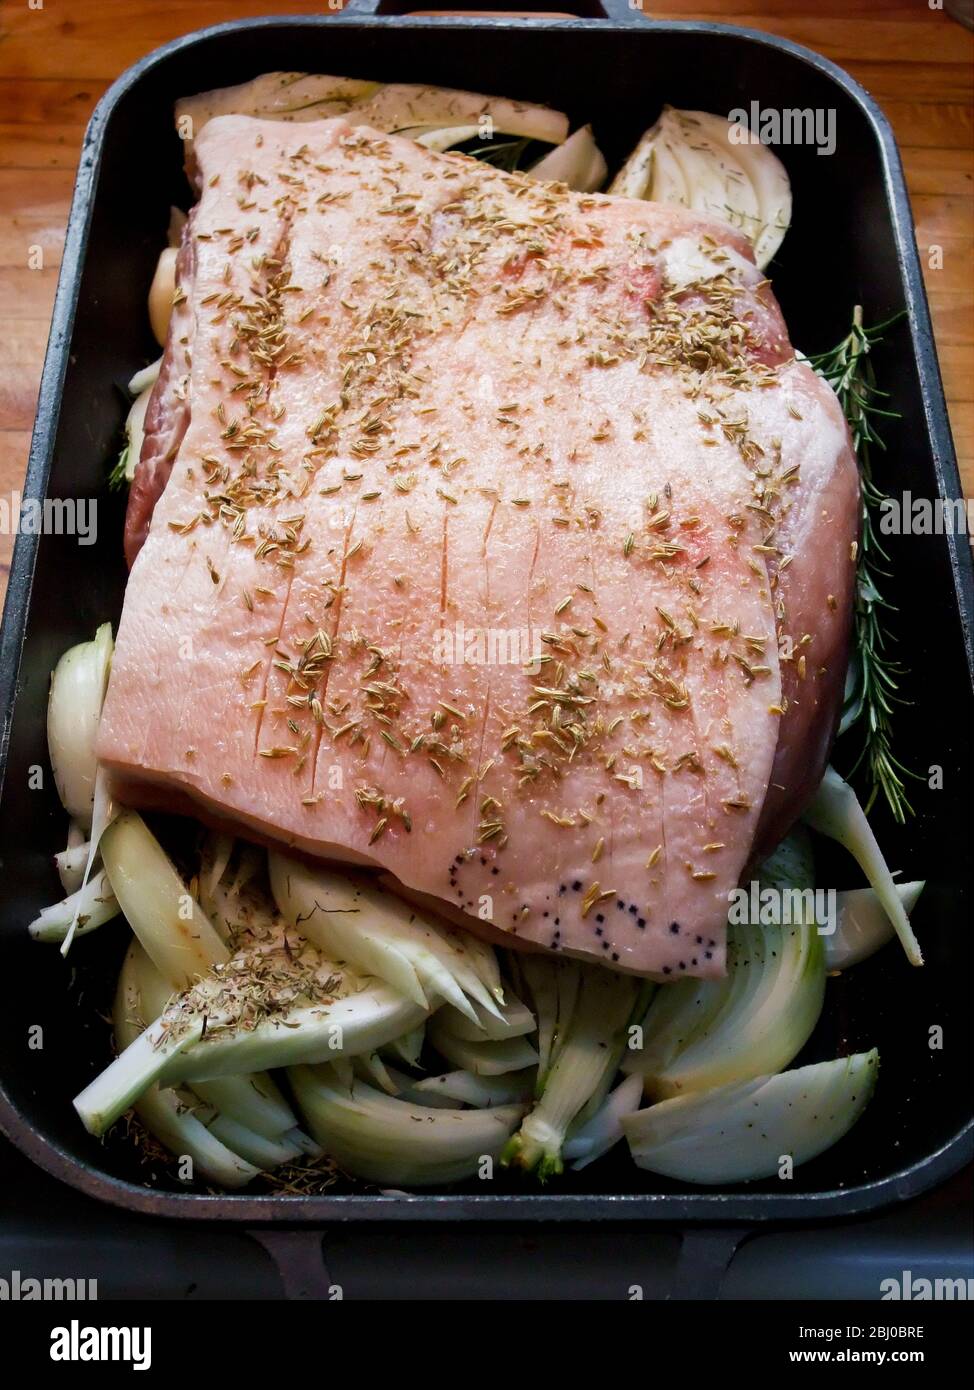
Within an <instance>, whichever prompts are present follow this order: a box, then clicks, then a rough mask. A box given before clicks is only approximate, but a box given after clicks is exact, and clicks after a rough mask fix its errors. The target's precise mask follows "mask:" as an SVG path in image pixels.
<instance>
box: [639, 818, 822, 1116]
mask: <svg viewBox="0 0 974 1390" xmlns="http://www.w3.org/2000/svg"><path fill="white" fill-rule="evenodd" d="M759 879H760V885H761V888H762V889H765V888H772V889H774V890H775V891H776V892H777V893H778V894H779V895H780V894H781V893H782V892H783V891H789V890H791V891H796V892H797V893H800V894H801V893H805V892H806V891H809V892H810V890H811V888H812V885H813V883H814V865H813V859H812V853H811V846H810V837H809V836H808V834H807V833H806V832H804V831H796V832H793V833H792V835H790V836H789V837H788V838H787V839H786V840H784V841H783V842H782V844H781V845H779V847H778V849H777V850H775V852H774V854H772V855H771V856H770V858H769V859H767V860H766V861H765V863H764V864H763V865H762V866H761V869H760V870H759ZM778 902H779V903H782V902H783V899H782V898H781V897H780V896H779V897H778ZM795 903H796V906H797V905H800V908H801V911H802V913H803V917H802V920H800V921H798V922H793V923H791V924H790V925H784V924H782V925H767V926H764V925H757V924H750V923H749V924H740V925H736V924H735V925H731V926H730V927H729V928H728V934H727V975H726V976H725V977H724V979H722V980H680V981H677V982H676V983H675V984H672V985H664V986H662V987H661V988H660V989H659V990H658V991H657V992H656V995H655V997H654V1000H653V1003H652V1004H651V1005H650V1009H649V1012H648V1014H647V1015H646V1018H645V1020H644V1022H643V1036H642V1047H641V1048H640V1049H639V1050H634V1051H630V1052H629V1053H628V1054H627V1056H626V1059H625V1061H624V1063H623V1070H624V1071H626V1072H631V1073H638V1074H639V1075H641V1076H642V1077H643V1079H644V1084H645V1086H646V1091H647V1094H648V1095H650V1096H651V1097H653V1098H654V1099H661V1098H663V1097H666V1096H676V1095H681V1094H685V1093H687V1092H689V1091H706V1090H710V1089H712V1088H714V1087H716V1086H724V1085H729V1084H730V1083H731V1082H734V1081H744V1080H747V1079H748V1078H749V1077H753V1076H761V1075H764V1074H765V1073H769V1072H777V1071H781V1070H782V1068H784V1067H786V1066H788V1064H789V1063H790V1062H791V1061H792V1060H793V1059H794V1058H795V1057H796V1056H797V1055H798V1053H799V1052H800V1051H801V1049H802V1048H803V1047H804V1045H805V1043H806V1042H807V1041H808V1039H809V1037H810V1036H811V1033H812V1030H813V1029H814V1027H815V1024H816V1023H817V1022H818V1018H819V1015H820V1014H821V1012H822V1004H823V1002H824V998H825V954H824V950H823V946H822V938H821V936H820V935H819V932H818V926H817V924H816V921H815V917H814V913H813V912H812V911H811V910H810V908H809V904H808V902H807V900H805V901H801V902H800V900H799V899H797V898H796V899H795ZM780 915H783V914H781V913H780V912H779V916H780Z"/></svg>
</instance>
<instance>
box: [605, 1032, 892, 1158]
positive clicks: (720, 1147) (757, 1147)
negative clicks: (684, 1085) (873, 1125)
mask: <svg viewBox="0 0 974 1390" xmlns="http://www.w3.org/2000/svg"><path fill="white" fill-rule="evenodd" d="M878 1070H879V1053H878V1052H877V1051H876V1050H875V1049H873V1051H872V1052H861V1053H858V1054H856V1056H854V1057H840V1058H839V1059H838V1060H837V1061H834V1062H817V1063H815V1064H813V1065H812V1066H808V1067H800V1068H799V1069H798V1070H797V1071H786V1072H781V1073H780V1074H779V1075H778V1076H759V1077H755V1078H754V1079H752V1080H750V1081H739V1082H736V1083H734V1084H733V1085H730V1086H721V1087H718V1088H717V1089H716V1090H713V1091H702V1092H700V1093H699V1094H695V1095H687V1096H677V1097H676V1098H675V1099H672V1100H664V1101H660V1103H659V1104H658V1105H651V1106H649V1107H648V1108H647V1109H645V1110H639V1111H637V1112H636V1114H634V1115H625V1116H623V1117H622V1121H621V1123H622V1128H623V1131H624V1132H625V1135H626V1138H627V1139H628V1141H629V1148H630V1150H631V1152H632V1156H633V1158H634V1160H635V1162H636V1164H637V1166H638V1167H640V1168H646V1169H649V1170H650V1171H651V1172H653V1173H662V1174H664V1175H665V1176H666V1177H671V1178H679V1179H680V1180H681V1181H682V1182H689V1183H709V1184H715V1183H732V1182H751V1181H753V1180H755V1179H757V1178H769V1177H773V1176H774V1175H775V1174H777V1173H779V1172H782V1173H787V1172H789V1169H790V1164H799V1163H807V1162H808V1160H809V1159H812V1158H815V1157H817V1155H818V1154H820V1153H823V1152H824V1151H825V1150H826V1149H828V1148H830V1147H831V1146H832V1145H833V1144H835V1143H837V1142H838V1140H839V1139H841V1138H842V1136H843V1135H844V1134H846V1133H847V1132H848V1130H850V1129H851V1128H852V1126H853V1125H854V1124H855V1122H856V1120H857V1119H858V1118H859V1116H860V1115H861V1114H862V1112H863V1110H864V1109H865V1108H866V1105H867V1104H868V1103H869V1100H870V1097H871V1096H872V1093H873V1090H874V1088H875V1085H876V1076H877V1072H878ZM786 1160H788V1161H790V1164H789V1163H786V1162H785V1161H786Z"/></svg>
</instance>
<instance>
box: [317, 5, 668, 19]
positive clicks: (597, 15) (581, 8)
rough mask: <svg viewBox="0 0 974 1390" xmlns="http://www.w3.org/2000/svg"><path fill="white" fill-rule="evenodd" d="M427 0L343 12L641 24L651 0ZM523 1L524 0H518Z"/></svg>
mask: <svg viewBox="0 0 974 1390" xmlns="http://www.w3.org/2000/svg"><path fill="white" fill-rule="evenodd" d="M422 3H423V0H345V4H344V6H342V9H341V13H342V15H343V16H345V15H347V16H348V17H349V18H350V19H366V18H368V17H370V16H372V15H384V16H387V17H388V18H392V17H394V16H396V15H399V16H406V15H411V14H416V15H442V16H443V17H446V16H447V15H451V14H458V15H463V16H464V18H470V19H476V18H477V16H478V14H482V15H483V17H484V18H485V19H488V18H489V19H504V18H516V19H544V17H545V16H546V15H550V16H551V18H552V19H611V20H612V22H613V23H614V24H638V23H639V21H640V19H641V18H643V16H644V14H645V12H646V9H647V7H648V5H649V4H650V3H651V0H539V3H535V4H532V3H530V2H529V3H528V4H527V5H525V6H524V8H523V9H521V8H519V9H516V10H505V9H502V8H495V5H496V6H501V5H503V0H483V3H481V0H457V8H456V9H452V8H450V9H448V8H447V7H446V6H445V5H444V7H443V8H442V9H438V8H435V9H421V8H419V7H420V6H421V5H422ZM515 3H520V0H515ZM328 8H329V9H337V8H338V3H337V0H328Z"/></svg>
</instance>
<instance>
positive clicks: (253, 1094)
mask: <svg viewBox="0 0 974 1390" xmlns="http://www.w3.org/2000/svg"><path fill="white" fill-rule="evenodd" d="M125 968H126V969H127V970H129V971H131V975H132V978H133V980H134V982H135V985H136V987H137V989H138V992H139V998H140V1000H141V1003H142V1012H141V1017H142V1018H143V1019H153V1018H158V1017H159V1016H160V1014H162V1013H164V1012H165V1010H166V1007H167V1006H168V1004H169V1000H170V999H171V998H172V994H173V989H174V986H173V984H172V983H171V982H169V981H167V980H165V979H164V978H163V977H162V975H160V973H159V971H158V970H157V969H156V967H155V966H154V965H153V963H152V961H151V960H150V959H149V957H148V955H147V954H146V951H145V947H144V946H143V945H142V943H141V942H140V941H139V939H138V938H137V937H136V939H135V940H134V941H133V942H132V944H131V946H130V947H129V950H128V954H127V955H126V959H125ZM193 1093H194V1094H195V1095H196V1096H198V1097H199V1099H200V1100H202V1101H205V1102H206V1104H207V1105H209V1106H211V1107H212V1109H213V1110H214V1111H215V1112H219V1113H221V1114H224V1115H226V1116H228V1117H229V1118H231V1119H233V1120H235V1121H236V1122H238V1123H239V1124H241V1125H244V1126H246V1127H247V1128H248V1129H250V1130H253V1131H255V1132H256V1133H257V1134H260V1135H263V1136H264V1137H265V1138H266V1139H278V1138H280V1137H281V1136H282V1135H284V1134H286V1133H287V1132H288V1131H289V1130H293V1129H294V1127H295V1126H296V1125H297V1119H296V1117H295V1114H294V1111H293V1110H292V1109H291V1107H290V1106H289V1105H288V1103H287V1101H286V1100H285V1099H284V1097H283V1096H282V1095H281V1093H280V1091H279V1090H278V1088H277V1086H276V1085H275V1084H274V1082H273V1081H272V1080H271V1078H270V1077H269V1076H267V1075H265V1074H263V1073H260V1072H258V1073H251V1074H249V1075H241V1076H221V1077H220V1078H218V1079H217V1080H216V1081H199V1082H194V1084H193ZM246 1156H247V1155H245V1157H246Z"/></svg>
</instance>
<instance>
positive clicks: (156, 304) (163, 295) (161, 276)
mask: <svg viewBox="0 0 974 1390" xmlns="http://www.w3.org/2000/svg"><path fill="white" fill-rule="evenodd" d="M178 254H179V253H178V251H177V250H176V248H175V247H174V246H167V247H166V248H165V250H164V251H160V253H159V260H158V262H157V264H156V273H155V275H153V277H152V284H151V285H150V287H149V322H150V324H151V325H152V334H153V337H154V338H155V340H156V342H157V343H158V344H159V346H160V347H165V345H166V334H167V333H168V332H169V321H170V319H171V318H172V310H173V296H174V295H175V293H176V257H177V255H178Z"/></svg>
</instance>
